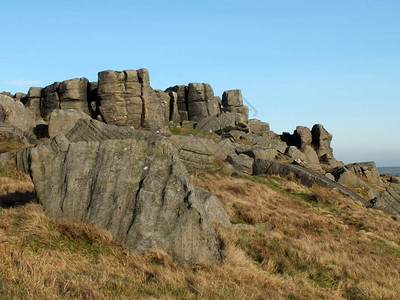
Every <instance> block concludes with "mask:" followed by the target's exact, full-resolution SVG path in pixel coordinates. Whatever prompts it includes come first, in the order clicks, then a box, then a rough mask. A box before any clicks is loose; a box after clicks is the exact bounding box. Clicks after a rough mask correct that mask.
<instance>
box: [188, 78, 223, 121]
mask: <svg viewBox="0 0 400 300" xmlns="http://www.w3.org/2000/svg"><path fill="white" fill-rule="evenodd" d="M187 109H188V115H189V120H192V121H199V120H201V119H202V118H205V117H208V116H214V115H217V114H218V111H216V110H215V106H214V91H213V89H212V87H211V86H210V85H209V84H207V83H189V86H188V92H187Z"/></svg>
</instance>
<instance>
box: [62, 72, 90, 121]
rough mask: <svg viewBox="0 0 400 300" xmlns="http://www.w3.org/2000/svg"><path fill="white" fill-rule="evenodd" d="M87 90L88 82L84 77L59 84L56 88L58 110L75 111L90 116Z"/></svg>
mask: <svg viewBox="0 0 400 300" xmlns="http://www.w3.org/2000/svg"><path fill="white" fill-rule="evenodd" d="M88 89H89V80H88V79H87V78H84V77H83V78H74V79H70V80H65V81H63V82H61V83H60V86H59V88H58V94H59V99H60V108H61V109H75V110H79V111H82V112H84V113H86V114H88V115H90V112H89V103H88Z"/></svg>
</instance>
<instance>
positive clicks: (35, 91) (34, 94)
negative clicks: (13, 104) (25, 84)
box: [23, 87, 42, 116]
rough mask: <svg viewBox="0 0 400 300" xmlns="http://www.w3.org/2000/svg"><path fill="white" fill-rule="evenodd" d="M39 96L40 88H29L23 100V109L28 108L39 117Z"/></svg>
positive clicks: (40, 93)
mask: <svg viewBox="0 0 400 300" xmlns="http://www.w3.org/2000/svg"><path fill="white" fill-rule="evenodd" d="M41 95H42V88H41V87H31V88H30V89H29V91H28V94H27V95H26V97H25V99H24V100H23V103H24V104H25V107H27V108H29V109H30V110H31V111H32V112H33V113H34V114H35V115H36V116H40V97H41Z"/></svg>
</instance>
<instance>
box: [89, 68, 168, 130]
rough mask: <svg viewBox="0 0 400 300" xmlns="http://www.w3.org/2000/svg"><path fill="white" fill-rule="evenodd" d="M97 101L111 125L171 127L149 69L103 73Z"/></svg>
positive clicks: (100, 74)
mask: <svg viewBox="0 0 400 300" xmlns="http://www.w3.org/2000/svg"><path fill="white" fill-rule="evenodd" d="M97 100H98V107H99V111H100V113H101V116H102V118H103V119H104V121H105V122H106V123H108V124H113V125H131V126H134V127H136V128H138V127H144V128H162V127H163V126H165V124H166V123H167V120H165V114H164V110H163V107H162V104H161V101H160V100H159V98H158V97H157V94H156V92H154V90H153V89H152V88H151V87H150V79H149V73H148V71H147V70H146V69H140V70H137V71H136V70H126V71H122V72H116V71H103V72H99V79H98V87H97Z"/></svg>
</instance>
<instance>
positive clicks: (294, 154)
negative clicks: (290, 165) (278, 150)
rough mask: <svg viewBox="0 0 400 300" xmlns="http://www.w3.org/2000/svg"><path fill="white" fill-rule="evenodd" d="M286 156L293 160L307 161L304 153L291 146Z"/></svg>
mask: <svg viewBox="0 0 400 300" xmlns="http://www.w3.org/2000/svg"><path fill="white" fill-rule="evenodd" d="M285 154H286V155H287V156H289V157H290V158H292V159H299V160H302V161H305V160H306V156H305V154H304V153H303V152H301V151H300V150H299V149H298V148H297V147H296V146H289V147H288V148H287V149H286V152H285Z"/></svg>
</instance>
